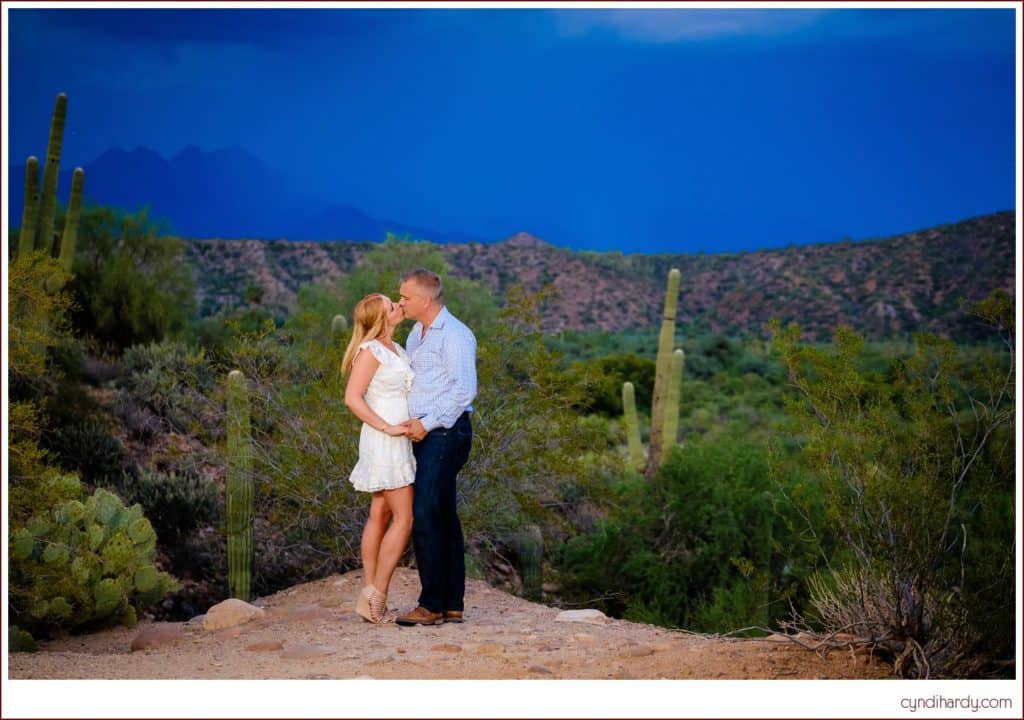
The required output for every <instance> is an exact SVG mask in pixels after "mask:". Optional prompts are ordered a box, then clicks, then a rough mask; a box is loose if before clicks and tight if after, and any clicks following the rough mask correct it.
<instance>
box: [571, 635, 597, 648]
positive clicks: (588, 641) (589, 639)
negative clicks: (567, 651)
mask: <svg viewBox="0 0 1024 720" xmlns="http://www.w3.org/2000/svg"><path fill="white" fill-rule="evenodd" d="M572 637H573V640H575V641H576V642H581V643H583V644H584V645H593V644H594V643H596V642H597V638H595V637H594V636H593V635H589V634H587V633H576V634H575V635H573V636H572Z"/></svg>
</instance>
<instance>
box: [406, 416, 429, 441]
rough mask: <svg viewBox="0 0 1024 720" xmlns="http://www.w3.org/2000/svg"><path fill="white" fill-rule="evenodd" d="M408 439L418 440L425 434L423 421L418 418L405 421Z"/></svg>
mask: <svg viewBox="0 0 1024 720" xmlns="http://www.w3.org/2000/svg"><path fill="white" fill-rule="evenodd" d="M407 426H408V428H409V429H408V432H407V433H406V434H407V435H408V436H409V439H410V440H412V441H413V442H419V441H420V440H422V439H423V438H425V437H426V436H427V429H426V428H425V427H423V423H421V422H420V421H419V418H413V419H412V420H410V421H409V422H408V423H407Z"/></svg>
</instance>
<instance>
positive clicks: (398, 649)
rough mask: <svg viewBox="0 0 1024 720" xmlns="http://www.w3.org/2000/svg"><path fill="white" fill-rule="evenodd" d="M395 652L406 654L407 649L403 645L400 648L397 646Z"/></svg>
mask: <svg viewBox="0 0 1024 720" xmlns="http://www.w3.org/2000/svg"><path fill="white" fill-rule="evenodd" d="M395 652H396V653H398V654H399V655H405V653H406V652H407V650H406V649H405V648H403V647H400V648H395Z"/></svg>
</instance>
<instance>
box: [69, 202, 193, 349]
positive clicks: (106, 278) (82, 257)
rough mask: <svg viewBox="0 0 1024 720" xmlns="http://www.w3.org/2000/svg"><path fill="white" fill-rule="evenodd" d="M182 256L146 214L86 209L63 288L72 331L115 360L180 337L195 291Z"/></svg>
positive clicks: (179, 244) (180, 246)
mask: <svg viewBox="0 0 1024 720" xmlns="http://www.w3.org/2000/svg"><path fill="white" fill-rule="evenodd" d="M184 255H185V246H184V244H183V243H182V241H181V240H179V239H177V238H174V237H169V236H167V235H166V234H165V228H163V226H162V225H161V224H160V223H157V222H154V221H153V220H151V219H150V217H149V215H148V213H147V211H145V210H141V211H139V212H137V213H135V214H124V213H121V212H119V211H117V210H114V209H112V208H104V207H97V206H87V207H83V208H82V214H81V220H80V223H79V229H78V242H77V245H76V249H75V260H74V263H73V265H72V275H73V278H72V280H71V282H70V283H69V284H68V291H69V292H70V294H71V296H72V297H73V298H74V300H75V303H76V308H75V311H74V312H73V313H72V320H73V323H74V326H75V328H76V329H77V330H78V331H79V332H81V333H82V334H84V335H88V336H90V337H92V338H95V339H96V340H97V341H98V342H99V343H101V344H102V345H104V346H105V347H107V348H109V349H110V350H112V351H113V352H116V353H119V352H121V351H122V350H124V349H125V348H128V347H130V346H132V345H137V344H141V343H148V342H153V341H159V340H162V339H164V338H165V337H174V336H177V335H179V334H181V333H183V332H184V331H185V330H186V328H187V324H188V320H189V318H190V317H191V314H192V312H193V310H194V308H195V287H196V285H195V280H194V278H193V277H192V270H191V267H190V266H189V264H188V263H187V262H185V257H184Z"/></svg>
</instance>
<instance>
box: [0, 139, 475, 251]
mask: <svg viewBox="0 0 1024 720" xmlns="http://www.w3.org/2000/svg"><path fill="white" fill-rule="evenodd" d="M83 169H84V170H85V190H84V193H83V194H84V196H85V199H86V201H88V202H92V203H94V204H97V205H104V206H110V207H116V208H120V209H122V210H126V211H129V212H135V211H137V210H139V209H141V208H143V207H148V208H149V216H150V217H151V218H153V219H159V220H164V221H166V222H167V223H168V224H169V225H170V227H169V232H170V233H172V234H174V235H178V236H181V237H186V238H187V237H199V238H210V237H219V238H229V239H230V238H260V239H264V240H278V239H287V240H313V241H319V240H354V241H360V240H366V241H376V240H383V239H384V237H385V236H386V234H387V233H388V232H391V233H394V234H396V235H411V236H412V237H414V238H422V239H429V240H431V241H433V242H437V243H449V242H469V241H473V240H480V238H476V237H472V236H470V235H468V234H466V233H460V232H451V231H443V230H437V229H433V228H424V227H416V226H412V225H408V224H406V223H402V222H398V221H394V220H391V219H388V218H376V217H372V216H371V215H369V214H367V213H365V212H363V211H362V210H360V209H359V208H356V207H353V206H351V205H347V204H344V203H338V202H332V201H330V200H318V199H317V198H315V197H311V196H310V194H309V193H308V192H307V189H306V188H302V187H297V186H296V184H295V183H294V182H291V181H289V180H288V179H286V178H285V177H284V176H283V175H282V174H280V173H278V172H277V171H276V170H274V169H273V168H271V167H269V166H268V165H267V164H266V163H264V162H263V161H262V160H260V159H259V158H257V157H255V156H254V155H252V154H251V153H249V152H248V151H246V150H245V149H243V148H240V147H233V148H227V149H223V150H214V151H203V150H200V149H199V148H198V147H196V146H194V145H190V146H188V147H186V148H184V149H183V150H182V151H181V152H179V153H178V154H177V155H175V156H174V157H172V158H171V159H170V160H168V159H166V158H164V157H163V156H162V155H160V154H159V153H157V152H155V151H153V150H150V149H148V148H145V147H137V148H135V149H134V150H122V149H120V148H115V149H111V150H107V151H106V152H104V153H103V154H102V155H100V156H99V157H98V158H96V159H95V160H93V161H92V162H90V163H87V164H86V165H85V166H84V167H83ZM72 171H73V168H70V167H67V168H64V169H63V170H62V171H61V173H60V176H59V181H58V196H59V197H60V199H61V200H62V201H64V202H66V197H67V192H68V188H70V187H71V173H72ZM10 178H11V182H10V188H9V195H8V198H9V202H10V205H9V207H10V208H12V215H11V217H12V218H15V217H17V218H18V219H19V220H20V214H19V213H20V208H22V207H23V203H24V196H25V186H24V183H25V181H24V178H25V165H24V164H22V165H15V166H11V168H10ZM225 188H229V189H230V192H225ZM16 209H17V210H16Z"/></svg>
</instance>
